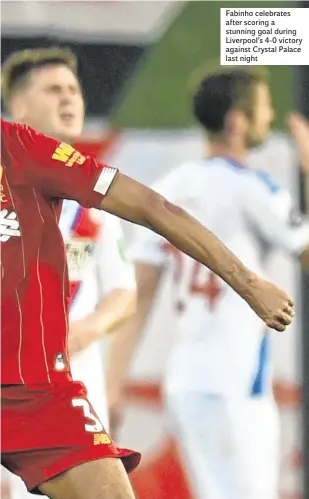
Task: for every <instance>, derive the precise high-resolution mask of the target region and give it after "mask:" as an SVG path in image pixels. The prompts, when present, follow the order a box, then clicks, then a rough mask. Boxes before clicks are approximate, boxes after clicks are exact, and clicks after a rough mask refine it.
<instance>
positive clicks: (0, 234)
mask: <svg viewBox="0 0 309 499" xmlns="http://www.w3.org/2000/svg"><path fill="white" fill-rule="evenodd" d="M11 237H20V230H19V221H18V218H17V215H16V213H15V211H10V212H9V211H8V210H6V209H3V210H1V212H0V241H1V242H2V243H5V242H6V241H8V240H9V239H10V238H11Z"/></svg>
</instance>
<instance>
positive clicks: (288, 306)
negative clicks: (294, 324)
mask: <svg viewBox="0 0 309 499" xmlns="http://www.w3.org/2000/svg"><path fill="white" fill-rule="evenodd" d="M283 312H286V313H287V314H288V315H290V316H291V317H294V315H295V310H294V309H293V307H290V305H286V307H284V309H283Z"/></svg>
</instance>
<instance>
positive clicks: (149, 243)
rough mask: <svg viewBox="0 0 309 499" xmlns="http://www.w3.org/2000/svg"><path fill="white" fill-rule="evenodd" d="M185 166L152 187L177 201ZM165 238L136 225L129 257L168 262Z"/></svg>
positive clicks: (152, 261) (151, 261)
mask: <svg viewBox="0 0 309 499" xmlns="http://www.w3.org/2000/svg"><path fill="white" fill-rule="evenodd" d="M183 169H184V166H182V167H179V168H177V169H175V170H173V171H172V172H170V173H169V174H167V175H166V176H164V177H162V178H160V179H159V180H158V181H157V182H156V183H155V184H153V185H152V186H151V188H152V189H153V190H154V191H156V192H158V193H159V194H161V195H162V196H164V197H166V198H167V199H168V200H169V201H171V202H177V197H178V195H179V193H180V191H181V188H182V187H181V184H182V182H181V180H182V172H183ZM164 242H165V239H164V238H163V237H162V236H159V235H158V234H156V233H154V232H152V231H151V230H148V229H145V228H144V227H136V228H135V229H134V234H133V239H132V243H131V244H130V246H129V249H128V255H129V258H130V259H131V260H132V261H134V262H135V263H137V262H140V263H146V264H150V265H155V266H158V267H161V266H163V265H164V264H165V262H166V253H165V251H164Z"/></svg>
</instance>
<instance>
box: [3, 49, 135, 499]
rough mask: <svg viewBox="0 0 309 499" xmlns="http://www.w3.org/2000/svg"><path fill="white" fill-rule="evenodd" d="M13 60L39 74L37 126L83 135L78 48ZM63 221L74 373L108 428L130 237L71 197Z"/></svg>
mask: <svg viewBox="0 0 309 499" xmlns="http://www.w3.org/2000/svg"><path fill="white" fill-rule="evenodd" d="M14 58H15V59H13V68H14V71H15V72H18V71H20V74H19V77H21V81H22V82H24V83H25V80H26V82H27V83H28V82H29V80H28V79H29V78H31V79H32V81H31V84H32V86H33V87H34V91H35V92H36V95H37V99H36V101H35V105H33V106H32V107H31V113H32V117H33V120H34V123H30V124H35V127H36V128H37V129H38V130H39V129H40V130H41V131H43V132H45V133H48V134H49V135H51V136H54V137H55V138H59V139H61V140H63V141H66V142H69V143H72V141H73V140H76V139H78V137H79V136H80V134H81V131H82V127H83V122H84V102H83V97H82V93H81V89H80V86H79V84H78V81H77V79H76V76H75V74H74V72H72V70H71V69H70V67H71V66H70V65H75V64H76V61H75V58H74V56H73V54H71V53H70V52H67V51H66V50H58V49H56V50H54V49H42V50H38V51H36V50H34V51H31V50H30V51H23V52H20V53H19V54H15V56H14ZM8 70H9V71H12V66H10V65H8V66H7V67H6V66H5V67H4V69H3V72H2V77H3V78H5V77H6V76H7V71H8ZM27 90H28V87H27ZM25 98H27V97H25ZM12 106H13V107H12V109H11V111H12V114H13V116H14V118H15V119H16V120H17V121H18V113H19V112H20V106H22V103H21V101H19V100H18V98H17V99H16V100H15V101H13V103H12ZM21 111H22V109H21ZM40 125H41V126H40ZM59 225H60V229H61V232H62V235H63V238H64V242H65V245H66V250H67V261H68V271H69V279H70V287H71V290H70V291H71V293H70V294H71V306H70V321H71V322H70V332H69V350H70V353H71V355H73V359H72V363H71V369H72V376H73V378H74V379H75V380H78V381H82V382H83V383H84V384H85V386H86V388H87V390H88V396H89V400H90V401H91V403H92V405H93V406H95V408H96V412H97V414H98V416H99V418H100V420H101V421H102V423H103V424H104V426H105V428H108V414H107V412H108V411H107V400H106V394H105V382H104V370H103V350H102V345H101V342H100V339H101V337H102V336H103V335H105V334H106V333H109V332H112V331H114V330H115V329H117V328H118V327H120V326H121V324H122V323H123V321H125V320H126V319H127V318H128V317H129V316H130V315H131V314H132V313H133V312H134V308H135V301H136V283H135V273H134V267H133V265H132V264H130V263H129V262H128V261H127V259H126V257H125V248H124V236H123V233H122V229H121V225H120V220H119V219H118V218H116V217H115V216H113V215H110V214H108V213H106V212H101V211H100V212H99V211H97V210H94V209H93V210H91V209H86V208H83V207H81V206H80V205H79V204H78V203H77V202H75V201H64V203H63V208H62V213H61V218H60V222H59ZM59 367H60V368H61V359H59ZM9 480H10V482H11V497H10V499H23V498H24V497H33V495H32V494H29V493H28V492H27V490H26V487H25V486H24V484H23V482H22V480H21V479H20V478H19V477H17V476H15V475H11V474H10V477H9Z"/></svg>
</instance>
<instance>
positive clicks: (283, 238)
mask: <svg viewBox="0 0 309 499" xmlns="http://www.w3.org/2000/svg"><path fill="white" fill-rule="evenodd" d="M246 180H247V182H245V188H244V197H243V200H244V210H245V213H246V216H247V219H248V221H249V223H251V224H252V226H253V228H254V229H256V230H257V231H258V233H259V234H260V236H261V237H262V239H264V241H266V243H267V244H268V245H270V246H271V247H273V248H275V247H277V248H280V249H282V250H284V251H286V252H288V253H290V254H291V255H295V256H298V255H299V254H301V253H302V252H303V251H304V249H305V248H306V246H307V245H308V244H309V221H308V219H306V218H305V217H304V216H302V215H301V214H300V213H299V212H298V210H297V209H296V207H295V206H294V205H293V202H292V199H291V196H290V194H289V193H288V192H287V191H286V190H285V189H282V188H281V187H280V186H279V185H277V183H276V182H275V181H274V180H273V179H272V177H270V176H269V175H268V174H265V173H263V172H250V174H249V175H248V177H247V179H246Z"/></svg>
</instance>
